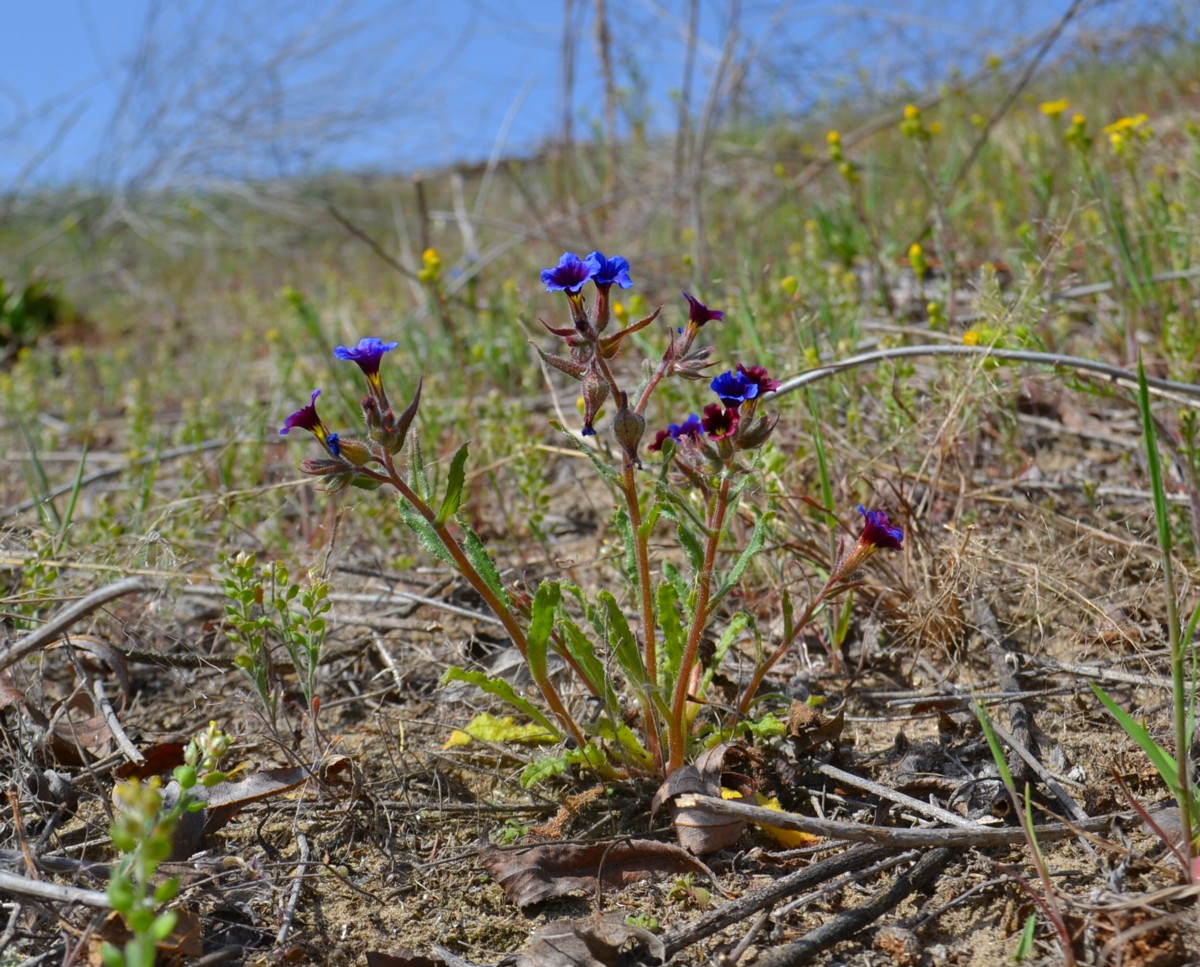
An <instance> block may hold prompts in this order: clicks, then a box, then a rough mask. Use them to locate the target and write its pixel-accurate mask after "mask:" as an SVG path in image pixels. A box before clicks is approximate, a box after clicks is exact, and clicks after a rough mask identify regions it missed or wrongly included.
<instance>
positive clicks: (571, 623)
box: [558, 615, 612, 696]
mask: <svg viewBox="0 0 1200 967" xmlns="http://www.w3.org/2000/svg"><path fill="white" fill-rule="evenodd" d="M558 627H559V631H560V632H561V633H562V636H563V640H564V641H565V642H566V645H567V651H568V652H570V654H571V657H572V658H574V659H575V661H576V663H577V664H578V665H579V667H580V668H581V669H582V670H583V674H584V675H585V676H586V677H587V680H588V683H589V684H590V685H591V686H592V690H593V691H594V692H597V693H599V694H601V695H605V696H609V695H611V692H612V690H611V688H610V687H609V685H608V682H607V681H606V676H605V674H604V665H603V663H601V661H600V659H599V658H597V657H596V646H595V644H594V643H593V642H592V639H591V638H589V637H588V636H587V634H585V633H584V630H583V629H582V628H580V627H579V625H578V624H577V623H576V621H575V619H574V618H572V617H571V616H570V615H560V616H559V619H558Z"/></svg>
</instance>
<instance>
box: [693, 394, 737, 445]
mask: <svg viewBox="0 0 1200 967" xmlns="http://www.w3.org/2000/svg"><path fill="white" fill-rule="evenodd" d="M740 419H741V417H740V416H738V411H737V408H736V407H732V406H727V407H722V406H721V404H720V403H710V404H709V405H708V406H706V407H704V419H703V420H701V421H700V425H701V426H703V427H704V432H705V433H707V434H708V435H709V436H710V437H711V438H712V439H714V440H723V439H725V438H726V437H731V436H733V435H734V434H735V433H736V432H737V428H738V421H739V420H740Z"/></svg>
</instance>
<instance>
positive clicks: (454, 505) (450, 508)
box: [437, 443, 470, 524]
mask: <svg viewBox="0 0 1200 967" xmlns="http://www.w3.org/2000/svg"><path fill="white" fill-rule="evenodd" d="M469 446H470V444H469V443H464V444H463V445H462V446H461V447H459V448H458V453H456V454H454V459H453V460H451V461H450V479H449V481H448V482H447V483H446V496H445V497H443V498H442V506H441V509H440V510H439V511H438V515H437V522H438V523H439V524H444V523H446V521H448V520H449V519H450V518H451V517H453V516H454V515H455V514H457V513H458V508H459V507H460V506H461V505H462V496H463V486H464V484H466V482H467V448H468V447H469Z"/></svg>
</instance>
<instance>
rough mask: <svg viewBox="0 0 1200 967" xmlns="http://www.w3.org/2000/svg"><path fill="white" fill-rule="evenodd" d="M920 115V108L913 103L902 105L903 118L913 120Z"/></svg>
mask: <svg viewBox="0 0 1200 967" xmlns="http://www.w3.org/2000/svg"><path fill="white" fill-rule="evenodd" d="M920 116H921V109H920V108H919V107H917V106H916V105H915V104H905V105H904V120H906V121H915V120H917V118H919V117H920Z"/></svg>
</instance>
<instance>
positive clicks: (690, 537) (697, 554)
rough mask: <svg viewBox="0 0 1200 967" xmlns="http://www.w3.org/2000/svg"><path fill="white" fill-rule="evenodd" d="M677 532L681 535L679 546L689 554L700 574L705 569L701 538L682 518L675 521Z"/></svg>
mask: <svg viewBox="0 0 1200 967" xmlns="http://www.w3.org/2000/svg"><path fill="white" fill-rule="evenodd" d="M675 533H676V534H677V535H678V537H679V546H680V547H682V548H683V553H684V554H686V555H687V559H688V563H689V564H690V565H691V566H692V570H693V571H695V572H696V573H697V574H699V573H700V572H701V571H702V570H704V547H703V545H701V543H700V538H698V537H697V536H696V534H695V532H694V531H693V530H692V529H691V528H690V527H688V526H687V525H686V524H685V523H684V522H683V521H681V520H676V521H675Z"/></svg>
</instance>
